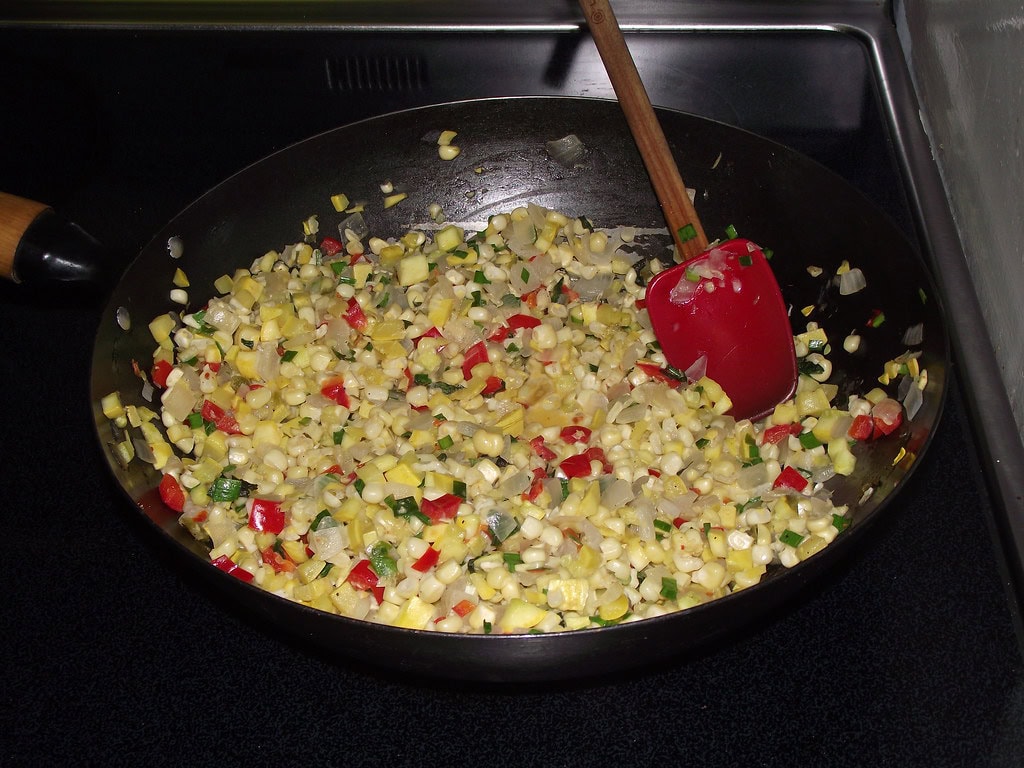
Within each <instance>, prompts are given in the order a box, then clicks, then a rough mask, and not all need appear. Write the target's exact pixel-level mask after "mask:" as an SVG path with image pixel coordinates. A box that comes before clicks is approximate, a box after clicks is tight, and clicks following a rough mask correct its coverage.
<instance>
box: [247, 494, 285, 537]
mask: <svg viewBox="0 0 1024 768" xmlns="http://www.w3.org/2000/svg"><path fill="white" fill-rule="evenodd" d="M249 527H250V528H252V529H253V530H254V531H258V532H263V533H280V532H281V531H283V530H284V510H283V509H282V508H281V502H280V501H272V500H270V499H253V500H252V509H251V510H250V511H249Z"/></svg>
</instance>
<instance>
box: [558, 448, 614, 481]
mask: <svg viewBox="0 0 1024 768" xmlns="http://www.w3.org/2000/svg"><path fill="white" fill-rule="evenodd" d="M593 461H597V462H600V464H601V471H602V472H604V473H605V474H607V473H608V472H611V471H612V466H611V464H609V463H608V459H607V458H605V455H604V451H603V450H601V449H600V448H598V447H597V446H592V447H590V448H588V449H587V450H585V451H584V452H583V453H580V454H577V455H576V456H570V457H569V458H567V459H565V460H564V461H563V462H562V463H561V464H559V465H558V467H559V469H561V470H562V471H563V472H564V473H565V476H566V477H589V476H590V475H591V474H592V471H591V466H590V465H591V462H593Z"/></svg>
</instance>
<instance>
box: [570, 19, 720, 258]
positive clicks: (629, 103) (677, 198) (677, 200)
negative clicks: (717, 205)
mask: <svg viewBox="0 0 1024 768" xmlns="http://www.w3.org/2000/svg"><path fill="white" fill-rule="evenodd" d="M579 3H580V7H581V8H582V9H583V15H584V16H585V17H586V19H587V24H588V25H589V27H590V34H591V36H592V37H593V38H594V43H595V44H596V45H597V51H598V53H599V54H601V60H602V61H603V62H604V66H605V69H606V70H607V71H608V79H609V80H611V83H612V88H613V89H614V90H615V95H616V96H617V97H618V99H619V104H620V105H621V106H622V111H623V113H624V114H625V116H626V122H627V123H628V124H629V130H630V131H631V132H632V134H633V139H634V140H635V141H636V145H637V149H639V151H640V156H641V157H642V158H643V161H644V165H645V166H646V167H647V173H648V174H649V175H650V177H651V184H652V186H653V187H654V193H655V195H657V197H658V203H659V204H660V205H661V210H662V212H663V213H664V215H665V221H666V223H667V224H668V227H669V229H670V230H671V232H672V237H673V238H674V239H675V241H676V247H677V248H678V249H679V252H680V254H681V255H682V257H683V260H684V261H688V260H690V259H692V258H694V257H695V256H698V255H700V254H701V253H703V252H704V251H705V250H706V249H707V247H708V238H707V235H705V234H704V228H703V227H702V226H701V223H700V219H699V218H698V217H697V211H696V210H695V209H694V207H693V202H692V201H691V200H690V196H689V195H688V194H687V193H686V185H685V184H684V183H683V179H682V177H680V175H679V168H678V167H677V166H676V161H675V158H673V157H672V151H671V150H670V149H669V146H668V141H667V140H666V138H665V134H664V132H663V131H662V130H661V125H660V124H659V123H658V118H657V116H656V115H655V114H654V107H652V106H651V100H650V98H649V97H648V96H647V91H646V89H645V88H644V84H643V81H642V80H641V79H640V73H639V72H638V71H637V69H636V64H635V63H634V61H633V57H632V56H631V55H630V53H629V48H627V47H626V41H625V40H624V39H623V37H622V30H621V29H619V23H618V21H617V20H616V18H615V14H614V13H613V12H612V7H611V4H610V3H609V2H608V0H579ZM687 225H692V226H693V228H694V231H695V232H696V236H695V237H692V238H690V239H689V240H687V241H685V242H680V238H679V234H678V233H679V230H680V229H682V228H684V227H686V226H687Z"/></svg>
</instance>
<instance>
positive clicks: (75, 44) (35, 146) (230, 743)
mask: <svg viewBox="0 0 1024 768" xmlns="http://www.w3.org/2000/svg"><path fill="white" fill-rule="evenodd" d="M826 11H827V9H826V10H823V11H822V13H826ZM872 18H873V19H874V18H875V17H872ZM736 23H737V24H738V22H736ZM684 26H685V25H682V26H678V25H677V26H672V25H665V26H662V27H659V28H653V27H652V28H650V29H648V30H647V31H645V32H643V33H640V32H637V33H636V34H632V35H631V36H630V41H631V45H633V46H634V51H635V54H636V57H637V60H638V64H639V66H640V69H641V72H642V73H643V74H644V75H645V78H647V80H648V84H649V87H650V89H651V92H652V99H653V101H654V102H655V103H657V104H660V105H665V106H672V107H676V108H681V109H684V110H686V111H692V112H697V113H699V114H703V115H706V116H709V117H713V118H716V119H720V120H722V121H724V122H728V123H732V124H735V125H739V126H741V127H744V128H748V129H750V130H753V131H755V132H757V133H761V134H763V135H766V136H769V137H770V138H774V139H776V140H779V141H782V142H783V143H786V144H789V145H791V146H794V147H795V148H797V149H799V150H801V151H803V152H805V153H806V154H809V155H811V156H812V157H814V158H816V159H818V160H820V161H821V162H823V163H824V164H826V165H828V166H830V167H831V168H833V169H834V170H836V171H837V172H839V173H840V174H842V175H843V176H845V177H846V178H847V179H849V180H850V181H851V182H852V183H853V184H855V185H856V186H858V187H859V188H861V189H862V190H863V191H864V192H865V193H866V194H867V195H868V196H869V197H871V198H873V199H874V200H875V201H876V202H877V203H878V204H880V205H881V206H883V207H884V208H885V209H886V210H887V211H888V212H890V214H891V215H892V216H893V217H894V218H895V219H896V221H897V222H898V223H899V224H900V225H901V226H902V227H903V228H904V229H905V230H906V232H907V233H908V236H910V237H911V238H912V239H914V240H916V241H917V242H922V240H924V241H927V240H928V235H927V233H926V232H923V230H922V227H921V221H920V219H921V217H922V213H921V211H920V210H919V209H918V208H917V207H916V201H918V200H919V197H920V191H919V190H918V189H917V188H916V185H917V183H918V182H917V181H916V180H914V179H913V178H911V179H910V180H909V181H908V177H907V176H906V174H905V171H906V165H907V163H906V159H905V157H904V156H903V155H902V154H901V142H902V141H903V140H904V137H903V136H901V134H900V132H899V130H897V129H894V127H893V118H892V115H891V113H890V106H891V105H890V99H891V93H890V92H888V91H887V90H886V88H884V87H881V86H880V85H879V73H880V71H881V72H882V73H883V74H885V75H886V77H889V76H891V72H889V71H888V70H886V69H885V68H886V67H898V66H901V64H900V63H899V62H894V61H892V60H890V59H886V58H885V57H882V59H878V58H877V56H878V54H879V51H883V52H884V51H886V50H888V51H889V52H890V53H891V48H892V41H893V38H892V31H891V29H890V28H889V27H888V26H887V25H886V24H885V23H879V22H878V21H877V19H875V20H874V21H873V22H872V25H869V26H870V29H869V32H870V34H865V33H863V32H854V31H851V30H850V29H848V28H846V27H845V26H844V25H838V24H832V25H831V26H829V25H828V24H819V25H809V26H806V27H803V28H797V27H796V26H794V25H792V24H788V23H786V24H777V25H776V26H775V27H771V26H770V25H768V26H765V25H762V26H761V27H759V28H758V29H757V30H753V31H752V30H746V31H739V30H738V29H736V28H733V29H727V28H725V27H700V26H697V27H694V28H692V29H684V28H683V27H684ZM872 35H874V37H873V36H872ZM0 51H2V53H0V83H2V87H0V115H2V118H0V135H2V137H3V140H4V143H3V146H4V151H3V152H2V153H0V189H3V190H5V191H10V192H14V193H18V194H21V195H25V196H29V197H34V198H36V199H43V200H46V201H47V202H50V203H52V204H53V205H54V206H55V207H57V208H58V210H60V211H62V212H63V213H65V214H67V215H69V216H70V217H71V218H73V219H75V220H76V221H78V223H80V224H82V225H83V226H84V227H86V228H87V229H88V230H90V231H91V232H92V233H93V234H95V235H96V236H97V237H98V238H99V239H100V240H102V241H104V242H105V243H107V244H108V245H109V246H110V247H111V248H112V249H113V250H114V251H115V252H116V253H118V254H122V255H123V261H124V263H127V260H128V259H129V258H130V255H132V254H134V253H136V252H137V251H139V250H140V249H141V247H142V246H143V245H144V244H145V242H146V240H147V239H148V236H149V234H151V233H152V232H154V231H156V230H157V229H158V228H159V227H160V226H161V225H162V224H163V223H165V222H166V221H167V220H168V219H170V218H171V217H172V216H173V215H174V214H175V213H177V212H178V210H180V209H181V208H183V207H184V206H185V205H186V204H187V203H188V202H190V201H191V200H192V199H194V198H196V197H197V196H199V195H200V194H201V193H203V192H204V191H205V190H206V189H207V188H209V187H210V186H212V185H213V184H215V183H216V182H217V181H219V180H221V179H222V178H224V177H225V176H227V175H229V174H231V173H232V172H234V171H236V170H238V169H240V168H242V167H244V166H245V165H246V164H248V163H250V162H252V161H254V160H256V159H258V158H259V157H261V156H263V155H265V154H267V153H269V152H271V151H274V150H276V149H279V148H281V147H283V146H286V145H288V144H290V143H292V142H294V141H297V140H299V139H302V138H304V137H306V136H308V135H312V134H314V133H317V132H320V131H322V130H326V129H329V128H332V127H334V126H336V125H339V124H343V123H346V122H350V121H353V120H356V119H360V118H363V117H366V116H370V115H374V114H380V113H382V112H386V111H390V110H393V109H397V108H401V107H406V106H413V105H418V104H426V103H434V102H439V101H445V100H451V99H462V98H473V97H478V96H494V95H518V94H559V93H568V94H574V95H590V96H600V97H607V96H610V95H611V91H610V88H609V87H608V86H607V84H606V81H605V80H604V78H603V75H602V74H601V72H600V69H599V64H598V60H597V57H596V53H595V52H594V51H593V49H592V47H591V46H590V45H589V42H588V41H586V40H581V39H580V36H579V35H578V34H577V33H576V32H574V31H573V30H572V26H571V25H568V26H567V25H566V24H564V23H560V24H557V25H552V27H551V28H550V29H546V28H543V26H541V27H536V28H533V27H531V28H529V29H516V30H511V31H501V30H499V29H490V30H487V31H481V32H469V31H462V32H459V31H453V30H451V29H428V28H420V27H414V28H410V29H406V30H397V29H396V30H390V31H388V30H384V29H380V28H376V27H374V28H367V29H361V30H352V29H344V28H334V29H331V28H320V29H315V30H308V29H307V30H302V29H299V28H289V29H286V30H282V29H278V30H275V31H270V30H266V29H262V28H254V29H228V28H223V27H220V26H217V25H211V26H210V27H208V28H205V29H198V30H197V29H180V28H162V29H156V30H152V29H146V28H144V26H137V27H124V26H118V25H113V26H111V27H108V28H83V27H80V26H75V27H74V28H63V27H60V26H50V25H43V26H39V27H27V26H23V25H19V26H11V27H8V28H2V27H0ZM883 79H885V78H883ZM911 107H912V105H906V104H904V105H902V107H901V108H902V109H908V108H911ZM99 309H100V303H99V302H98V301H96V300H95V299H89V298H87V297H81V298H77V297H73V296H72V297H69V296H66V295H63V294H62V295H59V296H56V295H47V294H44V293H40V292H37V291H28V290H25V289H23V288H21V287H17V286H12V285H9V284H4V285H0V329H2V330H0V339H2V342H0V350H2V351H0V365H2V368H0V388H2V389H0V392H2V394H3V396H4V401H5V403H6V405H7V408H6V419H5V425H6V430H5V436H4V440H3V449H2V460H3V467H4V478H5V483H4V488H5V490H6V492H7V496H6V503H5V504H3V505H2V509H3V513H2V514H3V517H4V520H5V523H6V526H7V531H8V533H7V535H6V536H4V537H3V539H2V541H3V543H2V544H0V547H2V549H0V551H2V553H3V557H2V562H3V563H4V564H5V568H4V572H5V573H6V574H7V575H8V581H7V586H6V589H5V597H4V599H3V602H2V606H3V610H4V615H5V630H4V632H3V637H4V640H3V642H2V645H0V650H2V654H3V657H4V659H5V662H6V663H5V668H6V670H7V676H6V677H7V679H6V685H5V686H4V693H3V696H2V701H3V706H2V707H0V732H3V733H4V738H3V739H2V740H0V762H3V763H4V764H10V765H27V764H43V763H46V764H79V763H81V764H92V763H99V762H100V761H103V762H104V763H107V764H126V765H127V764H131V765H135V764H140V763H143V762H151V763H156V764H161V765H165V764H207V763H213V762H214V761H217V762H222V763H223V762H227V763H231V764H234V763H239V762H242V761H243V760H255V761H259V762H260V763H269V762H271V761H275V760H281V759H282V758H284V759H288V760H289V762H295V761H303V762H310V763H313V764H325V765H326V764H335V763H337V764H340V763H343V762H344V763H352V764H370V763H371V761H373V762H374V763H379V764H384V763H391V764H399V765H401V764H411V763H413V762H415V763H418V764H420V763H427V764H449V765H450V764H463V763H468V762H470V761H473V762H480V761H489V760H495V759H497V760H502V761H505V760H512V761H515V762H516V763H519V764H524V765H542V764H543V765H548V764H550V765H583V764H589V763H593V762H594V761H596V760H602V761H610V762H620V763H624V764H640V763H643V764H650V763H652V762H653V761H656V760H660V759H664V760H667V761H671V763H675V762H678V761H679V760H680V759H683V758H685V759H689V760H696V761H697V762H699V763H707V764H725V765H734V764H750V765H849V766H861V765H869V764H874V765H892V766H907V765H929V766H940V765H950V766H952V765H1017V764H1019V758H1018V755H1020V754H1021V748H1022V747H1024V730H1022V726H1021V723H1022V722H1024V719H1022V717H1024V670H1022V667H1021V657H1020V646H1019V643H1018V641H1017V637H1016V635H1015V602H1014V599H1013V597H1012V595H1011V593H1010V591H1009V589H1008V584H1009V577H1008V576H1007V575H1006V569H1005V566H1004V562H1003V559H1002V556H1001V547H1000V546H999V545H998V544H997V543H996V539H995V537H994V533H995V532H996V530H997V527H998V523H999V520H1000V514H1001V513H1000V510H1001V504H1002V502H1001V500H998V499H997V500H996V502H995V503H994V502H993V499H992V498H991V497H990V496H989V493H988V491H987V486H986V482H985V479H984V476H983V469H985V468H986V467H985V463H984V461H980V460H979V451H978V450H977V448H976V442H975V437H974V434H975V432H976V431H977V430H976V429H974V430H972V429H971V419H972V418H973V416H972V414H973V412H974V408H973V405H972V404H971V403H972V401H971V400H970V398H965V396H964V389H965V388H964V382H965V381H966V379H964V378H963V377H962V376H960V375H958V374H957V373H956V371H957V368H956V367H954V375H953V376H952V377H951V378H952V391H951V396H950V398H949V401H948V405H947V408H946V412H945V416H944V418H943V421H942V423H941V425H940V428H939V430H938V432H937V434H936V436H935V439H934V441H933V443H932V445H931V447H930V449H929V451H928V454H927V455H926V457H925V460H924V462H923V463H922V465H921V466H920V468H919V469H918V471H917V472H916V473H915V475H914V476H913V477H912V478H911V480H910V482H909V484H908V485H907V487H906V488H905V489H904V490H903V491H902V493H901V497H900V499H899V500H898V502H897V503H895V504H893V505H892V506H891V507H890V508H889V510H888V511H887V514H886V515H884V518H883V519H881V520H880V521H878V523H877V525H876V526H875V528H874V529H873V532H872V534H871V537H870V540H869V541H868V542H867V544H866V546H864V547H863V549H862V551H861V552H859V553H858V555H857V556H856V557H855V558H853V560H852V561H851V562H849V563H848V564H847V566H846V567H845V568H843V569H842V570H841V571H840V572H837V573H835V574H833V575H832V576H830V577H829V578H828V579H827V580H825V581H824V582H822V583H820V584H818V585H815V586H814V587H813V588H812V589H810V590H809V591H808V592H807V593H806V594H804V595H802V596H801V597H800V599H799V600H797V601H794V602H793V603H792V604H790V605H788V606H787V608H786V609H785V610H784V611H783V612H781V613H780V614H779V615H777V616H774V617H772V618H771V619H769V620H768V621H764V622H761V623H759V624H755V625H753V626H752V627H751V628H750V629H749V631H748V632H746V633H744V635H743V636H741V637H734V638H731V639H730V640H729V641H728V642H725V643H723V644H721V645H719V646H717V647H715V648H712V649H710V650H708V651H706V652H705V653H703V654H701V655H700V656H699V657H697V658H688V659H683V660H680V661H679V662H678V663H674V664H671V665H669V666H666V667H664V668H661V669H656V670H647V671H644V672H640V673H636V674H633V675H629V676H625V677H622V678H617V679H614V680H596V681H591V682H587V683H581V684H574V685H564V684H563V685H559V686H557V687H545V686H536V687H534V686H531V687H529V688H513V689H494V690H488V689H483V688H475V687H472V686H470V687H465V686H459V687H455V686H448V685H444V684H443V683H434V684H425V683H422V682H414V683H413V682H409V681H403V680H398V679H393V678H390V677H387V676H386V675H382V674H380V673H377V672H373V671H370V670H369V669H364V668H362V667H361V665H360V664H359V663H358V662H355V661H352V660H347V659H345V658H343V656H342V655H341V654H339V655H338V658H333V657H331V656H330V655H329V654H325V653H322V652H318V651H313V650H311V649H309V648H307V647H305V646H303V645H302V644H300V643H297V642H295V641H293V640H292V639H290V638H289V637H286V636H283V635H282V634H281V633H279V632H277V631H275V630H272V629H268V628H267V627H265V626H262V625H260V624H259V623H257V622H256V621H254V620H251V619H250V618H249V617H247V616H244V615H241V614H240V613H239V612H237V611H235V610H233V608H232V606H230V605H225V604H224V603H223V601H222V600H221V599H220V598H217V597H215V596H213V595H211V594H209V593H208V592H207V591H206V590H205V589H203V587H202V585H200V584H197V583H196V582H195V581H194V580H193V579H191V578H190V577H188V576H183V575H181V574H180V573H179V572H178V570H177V569H176V568H175V567H174V565H173V562H172V560H171V559H170V558H168V557H167V556H166V553H165V552H164V550H163V549H162V547H161V542H160V541H158V540H157V539H156V537H155V536H153V534H152V532H151V530H150V529H149V528H147V527H146V526H145V525H143V524H142V522H141V521H140V519H139V517H138V515H137V513H136V512H135V511H134V510H133V509H132V507H131V506H130V505H129V504H128V503H127V502H126V501H125V500H123V498H122V497H121V496H120V494H119V492H118V489H117V488H116V486H115V485H114V483H113V482H112V480H111V479H110V478H109V476H108V472H107V470H106V468H105V464H104V462H103V460H102V458H101V456H100V451H99V448H98V446H97V444H96V440H95V436H94V433H93V425H92V417H91V410H90V407H89V404H88V377H89V365H90V357H91V345H92V336H93V333H94V331H95V327H96V324H97V321H98V313H99ZM975 426H976V425H975ZM980 455H981V458H982V459H984V452H980ZM1011 570H1012V569H1011ZM671 763H670V764H671Z"/></svg>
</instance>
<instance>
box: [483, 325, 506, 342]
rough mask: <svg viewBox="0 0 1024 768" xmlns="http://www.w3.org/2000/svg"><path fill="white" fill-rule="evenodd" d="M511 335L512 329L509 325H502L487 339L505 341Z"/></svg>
mask: <svg viewBox="0 0 1024 768" xmlns="http://www.w3.org/2000/svg"><path fill="white" fill-rule="evenodd" d="M511 335H512V329H511V328H509V327H508V326H507V325H502V326H499V327H498V329H497V330H496V331H494V332H493V333H492V334H491V335H490V336H488V337H487V340H488V341H498V342H501V341H504V340H505V339H507V338H508V337H509V336H511Z"/></svg>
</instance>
